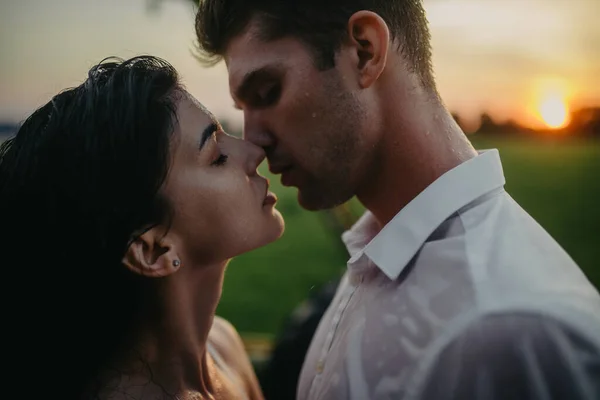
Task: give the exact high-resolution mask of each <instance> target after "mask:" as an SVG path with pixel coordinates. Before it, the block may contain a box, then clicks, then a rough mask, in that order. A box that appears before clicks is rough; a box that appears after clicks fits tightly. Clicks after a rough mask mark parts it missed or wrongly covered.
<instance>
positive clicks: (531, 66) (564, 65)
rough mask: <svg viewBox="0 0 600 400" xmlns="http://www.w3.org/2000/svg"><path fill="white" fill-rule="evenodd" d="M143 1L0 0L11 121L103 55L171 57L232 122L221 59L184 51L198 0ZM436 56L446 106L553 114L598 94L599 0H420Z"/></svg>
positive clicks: (6, 111) (3, 77) (2, 69)
mask: <svg viewBox="0 0 600 400" xmlns="http://www.w3.org/2000/svg"><path fill="white" fill-rule="evenodd" d="M147 4H148V1H147V0H127V1H124V0H101V1H100V0H96V1H92V0H52V1H48V0H0V120H9V121H13V122H18V121H20V120H21V119H22V118H24V117H26V116H27V115H28V114H29V113H30V112H32V111H33V110H34V109H35V108H37V107H38V106H40V105H41V104H43V103H44V102H46V101H48V100H49V99H50V97H51V96H52V95H53V94H55V93H56V92H58V91H59V90H61V89H63V88H66V87H70V86H74V85H77V84H79V83H80V82H81V81H82V80H83V79H84V78H85V73H86V71H87V70H88V69H89V67H90V66H92V65H93V64H94V63H96V62H98V61H100V60H101V59H102V58H104V57H106V56H109V55H117V56H121V57H130V56H133V55H137V54H142V53H147V54H153V55H156V56H160V57H163V58H165V59H166V60H168V61H170V62H171V63H172V64H173V65H174V66H175V67H176V68H177V69H178V70H179V71H180V73H181V75H182V76H183V80H184V83H185V85H186V86H187V88H188V89H189V91H190V92H191V93H192V94H194V95H195V96H196V97H197V98H198V99H199V100H200V101H201V102H203V103H204V104H205V105H206V106H207V107H208V108H210V109H211V110H212V111H213V112H215V113H216V114H217V115H218V116H219V117H221V118H227V119H230V120H233V122H234V123H235V122H237V123H239V122H240V121H241V113H240V112H239V111H236V110H234V109H233V107H232V102H231V100H230V97H229V92H228V87H227V75H226V71H225V68H224V66H223V65H218V66H216V67H213V68H211V69H205V68H202V67H200V66H199V65H198V64H197V62H196V61H195V60H194V58H193V57H192V56H191V50H192V46H193V40H194V29H193V8H192V7H191V6H190V4H189V2H187V1H184V0H169V1H165V2H164V4H163V5H162V7H161V9H160V10H159V11H158V12H150V11H148V9H147ZM425 5H426V10H427V14H428V18H429V21H430V27H431V32H432V36H433V51H434V67H435V73H436V77H437V81H438V87H439V90H440V92H441V95H442V97H443V99H444V101H445V103H446V104H447V105H448V107H449V108H450V109H451V110H452V111H455V112H458V113H460V114H462V115H463V116H464V117H474V116H476V115H478V113H479V112H481V111H484V110H488V111H489V112H490V113H491V114H492V116H494V117H496V118H499V119H505V118H514V119H517V120H518V121H520V122H522V123H525V124H529V125H538V126H539V124H540V121H541V117H540V113H541V114H543V115H546V118H545V119H546V121H548V120H552V119H554V120H556V121H557V123H556V124H557V125H558V124H559V123H560V119H561V118H560V116H559V115H558V114H560V113H561V112H564V103H565V102H566V103H567V105H568V107H570V108H577V107H579V106H581V105H588V104H595V105H600V24H599V23H598V17H599V16H600V0H425Z"/></svg>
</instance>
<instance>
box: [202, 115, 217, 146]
mask: <svg viewBox="0 0 600 400" xmlns="http://www.w3.org/2000/svg"><path fill="white" fill-rule="evenodd" d="M218 130H219V125H218V124H217V123H216V122H213V123H211V124H209V125H208V126H207V127H206V128H204V130H203V131H202V136H200V144H199V146H198V148H199V149H202V147H204V144H205V143H206V141H207V140H208V139H210V137H211V136H212V135H213V133H215V132H216V131H218Z"/></svg>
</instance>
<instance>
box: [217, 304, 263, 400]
mask: <svg viewBox="0 0 600 400" xmlns="http://www.w3.org/2000/svg"><path fill="white" fill-rule="evenodd" d="M208 345H209V346H212V347H213V349H214V350H215V351H216V352H217V353H218V357H219V358H221V360H222V362H223V363H224V364H225V367H226V368H228V369H231V370H233V371H234V372H235V373H236V374H238V375H239V377H240V378H241V380H242V381H243V383H244V386H246V389H247V390H248V392H249V395H250V396H249V397H250V398H251V399H262V398H263V396H262V393H261V390H260V386H259V383H258V380H257V378H256V374H255V373H254V369H253V367H252V364H251V362H250V358H249V357H248V354H247V353H246V348H245V346H244V342H243V341H242V338H241V336H240V334H239V333H238V331H237V330H236V329H235V327H234V326H233V325H232V324H231V322H229V321H227V320H226V319H224V318H221V317H218V316H215V318H214V321H213V325H212V328H211V330H210V332H209V334H208Z"/></svg>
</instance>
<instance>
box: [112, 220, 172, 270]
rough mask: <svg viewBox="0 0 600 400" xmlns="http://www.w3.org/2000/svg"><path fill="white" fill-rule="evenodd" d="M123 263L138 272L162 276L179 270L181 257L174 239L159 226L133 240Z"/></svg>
mask: <svg viewBox="0 0 600 400" xmlns="http://www.w3.org/2000/svg"><path fill="white" fill-rule="evenodd" d="M123 264H124V265H125V266H126V267H127V268H129V270H131V271H132V272H134V273H136V274H139V275H143V276H148V277H151V278H160V277H164V276H168V275H171V274H173V273H174V272H176V271H177V270H179V269H180V267H181V259H180V258H179V257H178V254H177V249H176V246H175V244H174V243H173V241H172V240H171V239H169V238H168V237H165V236H164V234H163V230H162V229H161V228H160V227H158V226H157V227H154V228H151V229H150V230H148V231H146V232H144V233H143V234H142V235H140V236H138V237H136V238H135V239H134V240H133V241H132V242H131V244H130V245H129V247H128V248H127V251H126V252H125V256H124V257H123Z"/></svg>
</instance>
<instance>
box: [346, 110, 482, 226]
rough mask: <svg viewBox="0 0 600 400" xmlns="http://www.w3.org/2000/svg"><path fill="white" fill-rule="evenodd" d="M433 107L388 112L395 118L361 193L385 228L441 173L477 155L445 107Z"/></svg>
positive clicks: (366, 205) (363, 202) (370, 209)
mask: <svg viewBox="0 0 600 400" xmlns="http://www.w3.org/2000/svg"><path fill="white" fill-rule="evenodd" d="M391 104H394V103H391ZM396 104H397V103H396ZM430 106H431V107H421V108H418V107H415V110H414V112H413V113H411V117H410V119H408V120H406V119H405V120H398V118H395V116H396V115H397V114H395V113H394V112H393V111H392V112H388V114H389V115H392V116H393V117H392V118H391V119H389V120H388V121H386V124H385V126H386V132H384V133H383V134H382V143H381V146H380V157H379V162H378V165H377V167H376V168H375V171H374V174H373V175H374V176H369V177H368V179H367V182H366V184H365V185H364V187H362V188H361V190H360V191H359V193H358V194H357V198H358V200H359V201H360V202H361V203H362V204H363V205H364V206H365V207H366V208H367V209H368V210H369V211H371V212H372V213H373V215H374V216H375V218H376V219H377V221H378V222H379V224H380V225H381V227H383V226H384V225H386V224H387V223H388V222H389V221H390V220H391V219H392V218H394V216H395V215H396V214H397V213H398V212H399V211H400V210H401V209H402V208H404V207H405V206H406V205H407V204H408V203H410V202H411V201H412V200H413V199H414V198H415V197H416V196H418V195H419V193H421V192H422V191H423V190H425V189H426V188H427V187H428V186H429V185H431V184H432V183H433V182H434V181H435V180H436V179H438V178H439V177H440V176H441V175H443V174H444V173H446V172H447V171H449V170H451V169H453V168H454V167H456V166H458V165H459V164H461V163H463V162H464V161H467V160H468V159H470V158H473V157H475V156H476V155H477V152H476V151H475V149H474V148H473V146H472V145H471V143H470V142H469V141H468V140H467V138H466V137H465V135H464V134H463V132H462V130H461V129H460V128H459V127H458V125H457V124H456V123H455V122H454V120H453V119H452V117H451V115H450V114H449V113H447V112H446V111H445V110H444V109H443V106H441V105H439V106H438V105H431V104H430ZM405 115H406V112H405ZM440 201H443V199H440Z"/></svg>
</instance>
